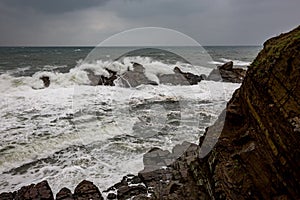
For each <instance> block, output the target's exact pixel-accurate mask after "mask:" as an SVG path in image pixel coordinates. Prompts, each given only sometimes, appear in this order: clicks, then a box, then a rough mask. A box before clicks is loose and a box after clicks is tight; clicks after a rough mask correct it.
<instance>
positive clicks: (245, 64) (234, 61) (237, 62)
mask: <svg viewBox="0 0 300 200" xmlns="http://www.w3.org/2000/svg"><path fill="white" fill-rule="evenodd" d="M221 60H223V61H224V62H225V63H226V62H230V61H232V62H233V65H236V66H249V65H250V64H251V62H245V61H241V60H230V59H227V58H221Z"/></svg>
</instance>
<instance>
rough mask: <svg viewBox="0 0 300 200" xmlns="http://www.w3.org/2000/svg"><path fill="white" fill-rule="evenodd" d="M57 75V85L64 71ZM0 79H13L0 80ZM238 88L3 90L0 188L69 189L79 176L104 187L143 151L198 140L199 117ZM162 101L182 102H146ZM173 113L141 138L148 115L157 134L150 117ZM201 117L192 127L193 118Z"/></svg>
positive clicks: (208, 84)
mask: <svg viewBox="0 0 300 200" xmlns="http://www.w3.org/2000/svg"><path fill="white" fill-rule="evenodd" d="M39 75H40V74H39ZM48 75H49V74H48ZM35 76H38V74H36V75H35ZM35 76H33V77H35ZM56 76H57V77H56V79H55V80H56V81H57V83H59V80H58V79H59V78H58V77H59V76H63V75H61V74H59V75H57V74H56ZM5 78H8V79H11V78H13V77H9V76H7V75H6V76H3V77H1V79H0V80H2V81H3V80H5ZM23 78H24V77H23ZM23 81H24V80H23ZM0 85H1V86H2V83H1V84H0ZM62 85H63V84H62ZM57 86H58V85H57ZM237 87H239V84H233V83H221V82H212V81H202V82H200V83H199V84H198V85H194V86H149V85H142V86H140V87H138V88H120V87H105V86H97V87H93V86H87V85H73V86H68V87H67V86H66V85H64V87H54V86H53V87H50V88H46V89H43V90H33V89H31V88H30V87H27V88H25V87H24V86H23V87H21V88H23V89H20V88H19V89H15V90H9V91H8V92H6V93H4V94H3V95H1V97H0V102H1V104H0V109H1V114H0V119H1V120H0V121H1V126H0V127H1V130H0V132H1V134H0V141H1V142H0V144H1V145H0V146H1V149H0V151H2V153H1V155H0V172H1V174H0V180H1V181H0V191H7V190H16V189H18V188H20V187H21V186H24V185H28V184H30V183H32V182H39V181H41V180H44V179H47V180H48V181H49V183H50V186H51V187H52V188H53V190H54V193H56V192H58V190H59V189H60V188H62V187H68V188H70V189H74V187H75V185H76V184H78V183H79V182H80V181H81V180H83V179H89V180H91V181H93V182H94V183H95V184H96V185H98V186H99V187H100V189H101V190H103V189H106V188H107V187H108V186H111V185H112V184H113V183H115V182H117V181H119V180H120V179H121V178H122V177H123V176H124V175H126V174H128V173H136V172H138V171H139V170H141V169H142V168H143V165H142V155H143V153H144V152H146V151H147V150H149V149H150V148H152V147H154V146H156V147H160V148H162V149H168V150H170V149H171V148H172V147H173V146H174V145H176V144H179V143H181V142H182V141H184V140H188V141H190V142H197V140H198V137H199V131H200V130H201V131H204V128H205V127H206V126H208V125H209V124H210V123H211V121H210V120H209V121H208V122H205V116H206V117H211V118H212V119H211V120H213V119H215V118H216V117H217V115H218V112H220V110H221V109H222V107H224V106H225V102H226V100H228V99H229V98H230V96H231V94H232V92H233V91H234V90H235V89H236V88H237ZM168 101H171V102H173V101H179V102H181V103H180V104H179V107H178V108H179V110H178V111H176V110H168V108H166V107H163V106H160V107H158V108H159V112H158V110H155V109H152V108H154V107H155V106H154V107H153V106H151V105H152V104H151V103H150V104H148V103H147V102H157V103H159V104H154V105H158V106H159V105H164V104H167V102H168ZM160 102H161V103H160ZM164 102H165V103H164ZM148 105H150V107H149V106H148ZM170 105H173V103H172V104H170ZM140 106H145V107H142V108H139V107H140ZM156 107H157V106H156ZM137 108H139V109H137ZM136 109H137V110H136ZM153 111H154V112H153ZM156 111H157V113H156ZM159 113H160V114H159ZM176 113H179V114H181V118H180V119H179V120H180V122H181V125H180V126H179V127H177V128H176V129H177V130H174V131H172V132H169V134H167V135H157V136H153V137H149V138H148V139H147V140H143V139H142V138H143V137H144V136H143V135H140V134H142V133H143V132H144V129H141V131H139V129H136V128H139V127H143V126H144V125H145V124H143V123H142V121H143V120H142V119H144V118H145V117H146V118H145V119H147V117H149V116H150V118H151V121H150V122H151V123H150V126H149V123H148V122H147V124H146V125H147V126H149V127H148V129H147V130H149V129H150V130H153V131H155V132H162V130H164V129H163V127H164V126H165V123H167V122H166V120H165V121H163V120H155V119H156V117H159V116H158V115H166V116H167V115H173V114H176ZM203 117H204V118H203ZM202 118H203V120H204V121H202V122H201V124H200V125H199V126H198V125H197V126H196V127H194V126H193V124H195V119H196V121H197V120H198V119H200V120H202ZM173 120H174V119H173ZM175 120H176V119H175ZM141 123H142V125H141V126H139V125H138V124H141ZM136 125H138V126H136ZM168 126H169V125H168ZM168 126H167V127H168ZM134 127H136V128H134ZM139 138H140V139H139ZM24 164H27V165H24ZM22 165H23V167H22V168H18V167H20V166H22ZM24 166H27V167H24ZM11 170H12V171H11ZM3 172H6V173H3Z"/></svg>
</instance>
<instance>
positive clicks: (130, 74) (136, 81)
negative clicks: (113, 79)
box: [120, 63, 157, 87]
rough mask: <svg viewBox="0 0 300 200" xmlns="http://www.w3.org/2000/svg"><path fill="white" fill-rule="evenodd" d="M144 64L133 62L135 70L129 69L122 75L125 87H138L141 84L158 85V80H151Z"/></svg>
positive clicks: (121, 79)
mask: <svg viewBox="0 0 300 200" xmlns="http://www.w3.org/2000/svg"><path fill="white" fill-rule="evenodd" d="M144 72H145V68H144V66H143V65H141V64H138V63H133V70H132V71H129V70H128V71H127V72H125V73H124V74H122V75H121V76H120V82H121V85H122V86H123V87H136V86H139V85H142V84H144V85H157V83H156V82H154V81H151V80H149V79H148V78H147V77H146V75H145V73H144Z"/></svg>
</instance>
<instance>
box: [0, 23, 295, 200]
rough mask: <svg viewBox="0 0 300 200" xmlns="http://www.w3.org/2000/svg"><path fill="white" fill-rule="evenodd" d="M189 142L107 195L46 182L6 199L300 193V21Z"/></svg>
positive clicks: (273, 43)
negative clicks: (55, 189)
mask: <svg viewBox="0 0 300 200" xmlns="http://www.w3.org/2000/svg"><path fill="white" fill-rule="evenodd" d="M138 67H139V68H141V67H140V66H138ZM219 70H223V71H224V70H225V71H228V70H232V66H230V64H229V65H228V66H224V67H220V68H219ZM178 73H180V72H178ZM234 73H237V74H239V75H242V74H243V72H240V71H236V72H234ZM222 77H223V76H222ZM224 77H230V76H229V75H228V73H227V74H225V75H224ZM223 119H224V120H223ZM219 135H220V136H219ZM218 136H219V137H218ZM216 141H217V143H216V145H214V144H215V142H216ZM183 146H185V147H186V149H187V150H186V151H184V152H183V153H182V156H181V157H180V158H178V159H177V160H176V161H174V162H171V163H170V162H169V159H168V158H170V157H172V154H174V152H176V151H177V150H178V149H179V150H178V151H180V149H183V148H180V146H179V147H176V148H175V149H174V150H173V152H166V151H163V150H161V149H158V148H156V149H152V150H151V151H149V152H148V153H147V154H145V156H144V163H145V169H144V170H143V171H141V172H139V173H138V174H137V175H127V176H125V177H124V178H123V179H122V180H121V181H120V182H119V183H116V184H115V185H114V186H112V187H110V188H108V189H107V190H106V191H103V193H104V194H105V195H103V193H102V194H101V192H100V191H99V189H98V188H97V187H96V186H95V185H93V183H91V182H89V181H82V182H81V183H80V184H79V185H78V186H77V187H76V189H75V191H74V192H73V193H72V192H71V191H70V190H69V189H67V188H63V189H61V191H60V192H59V193H58V194H57V195H56V197H55V198H54V196H53V193H52V191H51V189H50V187H49V185H48V183H47V182H46V181H43V182H41V183H38V184H32V185H30V186H26V187H22V188H21V189H20V190H18V191H15V192H7V193H2V194H1V195H0V199H3V200H4V199H6V200H12V199H16V200H19V199H20V200H21V199H22V200H23V199H45V200H46V199H47V200H48V199H49V200H50V199H57V200H75V199H78V200H79V199H103V196H106V198H107V199H135V200H138V199H169V200H171V199H179V200H182V199H185V200H194V199H195V200H196V199H274V200H276V199H277V200H279V199H282V200H283V199H295V200H296V199H300V189H299V188H300V184H299V182H300V173H299V168H300V149H299V146H300V27H297V28H296V29H294V30H293V31H291V32H289V33H285V34H281V35H279V36H277V37H274V38H272V39H269V40H268V41H266V42H265V44H264V48H263V50H262V51H261V52H260V53H259V55H258V56H257V58H256V59H255V60H254V61H253V63H252V64H251V66H250V67H249V69H248V70H247V73H246V77H245V79H244V80H243V82H242V85H241V87H240V88H239V89H238V90H236V91H235V93H234V94H233V96H232V98H231V100H230V101H229V102H228V104H227V107H226V109H225V110H224V111H223V112H222V114H221V115H220V117H219V119H218V120H217V121H216V123H215V124H214V125H213V126H211V127H209V128H207V130H206V133H205V134H204V136H203V137H201V138H200V139H199V145H196V144H188V143H184V144H183ZM210 148H212V151H210V152H209V153H208V154H207V155H204V154H203V149H210ZM153 166H156V167H157V166H159V167H158V168H155V169H154V168H152V167H153ZM102 195H103V196H102Z"/></svg>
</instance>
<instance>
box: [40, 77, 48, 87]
mask: <svg viewBox="0 0 300 200" xmlns="http://www.w3.org/2000/svg"><path fill="white" fill-rule="evenodd" d="M40 79H41V80H42V81H43V83H44V87H49V86H50V78H49V76H42V77H40Z"/></svg>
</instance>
